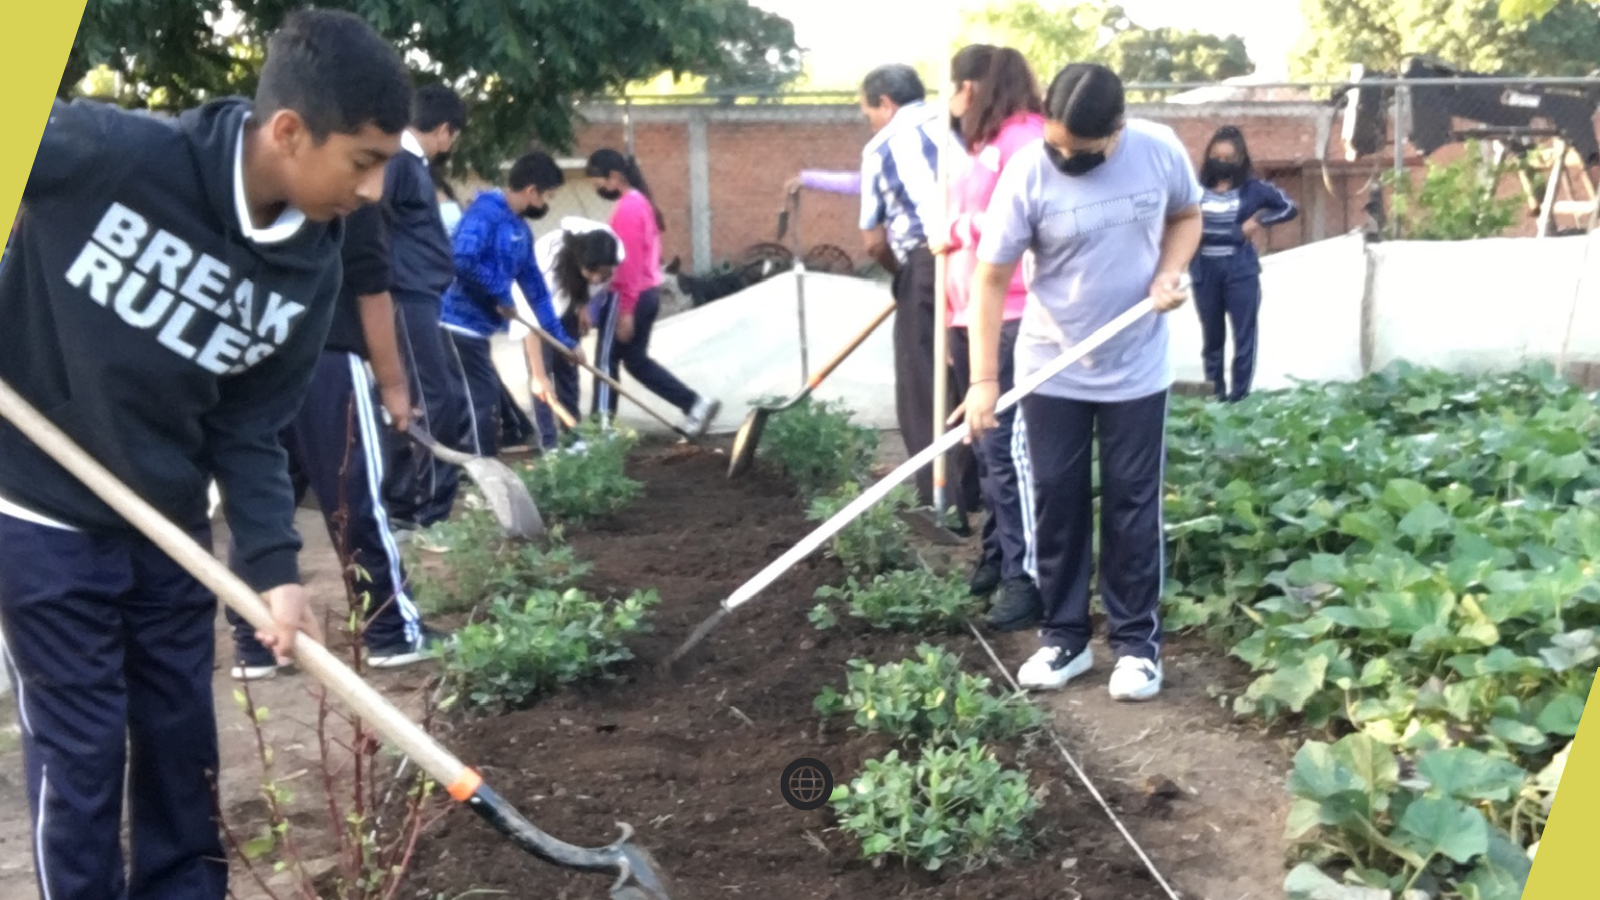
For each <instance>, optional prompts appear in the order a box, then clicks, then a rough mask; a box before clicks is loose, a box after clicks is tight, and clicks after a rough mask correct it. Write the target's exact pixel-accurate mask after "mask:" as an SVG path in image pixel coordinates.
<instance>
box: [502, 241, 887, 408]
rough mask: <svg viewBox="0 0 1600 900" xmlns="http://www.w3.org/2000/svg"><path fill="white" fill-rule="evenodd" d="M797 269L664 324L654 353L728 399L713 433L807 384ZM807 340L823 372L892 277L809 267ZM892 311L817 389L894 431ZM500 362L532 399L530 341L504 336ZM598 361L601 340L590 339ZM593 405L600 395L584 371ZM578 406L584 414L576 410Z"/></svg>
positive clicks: (655, 336)
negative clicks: (763, 401) (526, 347)
mask: <svg viewBox="0 0 1600 900" xmlns="http://www.w3.org/2000/svg"><path fill="white" fill-rule="evenodd" d="M795 278H796V276H795V274H794V273H792V272H785V273H783V274H781V275H776V276H774V277H772V278H770V279H768V280H766V281H763V282H761V283H759V284H756V285H753V286H751V287H749V288H746V289H745V290H743V291H740V292H739V293H737V294H734V295H732V296H729V297H725V298H723V299H721V300H717V301H715V302H713V303H708V304H706V305H705V306H702V307H700V308H698V309H694V310H690V311H688V312H685V313H681V314H679V315H676V316H672V317H670V318H666V319H662V320H660V321H658V322H657V323H656V324H655V329H654V331H653V332H652V334H651V337H650V355H651V356H652V357H653V358H654V359H655V360H656V361H657V362H659V363H661V364H662V365H663V366H665V367H666V368H667V369H668V370H669V371H671V372H672V373H673V374H674V375H676V376H677V377H678V378H679V379H680V380H681V381H683V382H684V383H685V384H687V385H688V386H689V387H690V388H691V389H692V390H695V391H697V392H699V393H701V394H703V395H706V396H710V397H716V398H718V399H720V400H721V401H722V412H721V414H720V415H719V416H718V417H717V421H716V423H715V424H714V425H713V427H712V431H713V432H714V433H731V432H733V431H735V430H737V429H738V427H739V423H740V422H741V421H743V419H744V416H745V414H746V412H748V411H749V409H750V407H751V405H752V404H753V403H754V402H755V401H756V400H758V399H760V398H763V397H785V398H787V397H789V396H791V395H793V394H794V393H796V392H797V391H799V390H800V389H801V387H802V386H803V384H804V381H803V379H802V377H801V367H800V341H799V334H800V321H799V310H798V303H797V297H796V285H795ZM804 278H805V291H806V336H807V346H808V352H809V357H810V371H811V372H813V373H815V372H817V371H818V370H819V369H821V368H822V366H823V365H824V364H825V363H826V362H827V361H828V360H829V359H831V358H832V357H833V356H834V354H836V353H837V352H838V351H839V350H840V349H842V348H843V347H844V346H845V345H846V344H848V343H849V342H850V341H851V339H853V338H854V337H855V335H856V334H857V333H858V332H859V331H860V330H861V329H862V328H864V327H866V325H867V324H868V323H870V322H871V321H872V319H873V318H874V317H875V316H876V315H877V314H878V313H879V312H881V311H882V310H883V308H884V307H885V306H886V305H888V304H889V303H890V302H891V300H892V298H891V296H890V293H889V286H888V284H887V283H884V282H877V281H868V280H864V279H860V278H853V277H849V276H844V275H829V274H822V273H814V272H811V273H806V275H805V276H804ZM893 328H894V318H893V317H892V316H891V317H890V318H889V319H888V320H887V321H885V322H884V323H883V324H882V325H881V326H879V328H878V330H877V331H875V332H874V333H873V334H872V336H871V337H870V338H868V339H867V341H866V342H865V343H863V344H862V345H861V347H860V348H858V349H857V350H856V351H855V353H854V354H852V355H851V356H850V358H849V359H848V360H846V361H845V362H844V364H843V365H841V366H840V367H839V368H838V369H837V370H835V371H834V373H833V374H832V375H831V376H829V378H828V379H827V380H826V381H824V382H823V383H822V385H821V386H820V387H819V388H818V389H817V391H816V392H815V393H814V394H813V396H815V397H816V398H818V399H822V400H840V401H843V402H844V403H846V404H847V405H848V406H849V407H850V409H851V410H853V411H854V416H853V420H854V421H855V422H857V423H858V424H862V425H866V426H868V427H871V428H879V429H884V428H894V427H895V406H894V349H893V339H892V333H893V332H892V329H893ZM495 345H496V349H495V361H496V364H497V366H498V367H499V368H500V370H501V372H502V374H503V376H505V377H506V379H507V382H506V383H507V384H509V385H512V389H513V393H514V394H515V395H516V396H517V398H518V400H519V401H522V402H524V403H526V402H527V401H528V399H529V398H528V394H527V367H526V363H525V361H524V357H523V355H522V350H521V347H520V346H519V345H518V344H517V343H516V342H514V341H510V340H508V339H505V338H497V339H496V342H495ZM585 345H586V351H587V352H588V354H589V358H590V359H594V341H593V336H591V337H590V338H589V339H588V340H587V341H586V342H585ZM582 382H583V398H584V400H583V402H584V404H585V409H587V405H588V403H589V402H590V399H591V398H592V397H593V393H592V390H593V388H592V385H591V384H590V379H589V378H588V376H587V375H585V376H584V377H583V379H582ZM622 384H623V387H624V388H626V389H627V390H628V392H629V393H630V394H634V395H635V396H637V397H638V398H639V399H640V400H642V401H643V402H645V403H647V404H649V405H650V407H651V408H652V409H655V410H656V411H658V412H660V413H661V414H662V415H663V416H665V417H666V418H667V419H669V420H670V421H674V422H676V421H679V420H680V419H682V414H681V413H680V412H679V411H677V410H675V409H672V408H671V407H669V406H667V404H666V403H665V402H663V401H662V400H661V398H659V397H656V396H655V395H653V394H651V393H650V392H649V391H647V390H645V389H644V388H643V387H642V386H640V385H639V383H638V382H637V381H635V380H634V379H632V378H630V377H629V376H628V375H627V373H626V371H624V372H623V374H622ZM574 412H579V414H580V415H581V414H582V413H581V412H580V411H577V410H575V411H574ZM618 418H619V419H620V421H621V422H622V423H623V424H625V425H628V426H630V427H633V428H637V429H639V430H641V431H651V432H662V431H665V429H664V428H663V427H662V426H661V425H660V423H658V422H656V420H655V419H653V418H650V416H649V415H648V414H646V413H644V412H642V411H641V410H640V409H639V408H638V407H637V406H634V405H633V404H631V403H629V402H627V401H626V400H624V401H623V402H622V403H621V405H620V407H619V409H618Z"/></svg>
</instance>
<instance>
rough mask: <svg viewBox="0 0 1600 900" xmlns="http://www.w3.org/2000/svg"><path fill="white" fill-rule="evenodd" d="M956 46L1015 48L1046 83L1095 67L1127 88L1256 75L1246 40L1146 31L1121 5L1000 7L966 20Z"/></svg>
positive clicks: (1027, 0) (1033, 2)
mask: <svg viewBox="0 0 1600 900" xmlns="http://www.w3.org/2000/svg"><path fill="white" fill-rule="evenodd" d="M962 37H963V41H962V43H970V42H973V41H982V42H987V43H993V44H1003V45H1006V46H1010V47H1015V48H1017V49H1018V50H1020V51H1021V52H1022V55H1023V56H1025V57H1027V59H1028V63H1029V64H1030V65H1031V66H1033V70H1034V73H1035V74H1036V75H1037V76H1038V77H1039V79H1040V80H1041V81H1043V82H1045V83H1046V84H1048V83H1049V81H1050V79H1051V78H1052V77H1054V76H1055V73H1056V72H1058V71H1060V70H1061V67H1062V66H1064V65H1066V64H1067V63H1069V62H1084V61H1089V62H1100V63H1104V64H1106V65H1108V66H1110V67H1111V68H1113V69H1115V70H1116V71H1117V72H1118V74H1120V75H1121V76H1122V78H1123V80H1124V81H1130V82H1138V81H1142V82H1193V81H1220V80H1222V79H1224V78H1232V77H1234V76H1237V75H1247V74H1249V73H1250V72H1253V71H1255V64H1254V63H1253V62H1251V61H1250V55H1249V54H1248V53H1247V52H1245V46H1244V41H1243V40H1242V39H1240V38H1239V37H1237V36H1235V35H1229V36H1227V37H1219V36H1217V35H1214V34H1205V33H1203V32H1198V31H1186V30H1183V29H1178V28H1145V27H1143V26H1141V25H1139V24H1138V23H1136V22H1134V21H1133V20H1131V19H1129V18H1128V16H1127V14H1126V13H1125V12H1124V11H1123V9H1122V7H1120V6H1105V5H1102V4H1099V3H1080V4H1077V5H1074V6H1062V5H1045V4H1044V3H1041V2H1039V0H1024V2H1019V3H1010V2H1001V3H996V4H994V5H991V6H988V7H986V8H984V9H980V10H976V11H969V12H968V13H966V14H965V16H964V21H963V29H962Z"/></svg>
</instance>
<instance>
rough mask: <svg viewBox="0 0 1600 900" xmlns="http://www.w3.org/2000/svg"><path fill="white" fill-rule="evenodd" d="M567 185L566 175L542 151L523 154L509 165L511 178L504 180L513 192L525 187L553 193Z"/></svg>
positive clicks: (552, 159)
mask: <svg viewBox="0 0 1600 900" xmlns="http://www.w3.org/2000/svg"><path fill="white" fill-rule="evenodd" d="M566 183H567V176H566V173H564V172H562V171H561V166H559V165H557V164H556V161H555V159H554V158H552V157H551V156H550V154H548V153H545V152H544V151H542V150H535V151H534V152H532V153H524V154H523V155H522V156H520V157H518V158H517V161H516V162H514V163H512V164H511V177H509V178H508V179H506V184H507V185H508V186H509V187H510V188H511V189H512V190H513V191H520V190H523V189H524V188H527V187H530V186H532V187H537V188H538V189H539V190H541V191H553V190H555V189H556V188H558V187H561V186H562V185H563V184H566Z"/></svg>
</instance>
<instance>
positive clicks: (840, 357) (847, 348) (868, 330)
mask: <svg viewBox="0 0 1600 900" xmlns="http://www.w3.org/2000/svg"><path fill="white" fill-rule="evenodd" d="M894 310H895V304H894V301H893V300H891V301H889V305H888V306H885V307H884V308H883V311H882V312H880V313H878V314H877V315H876V316H873V318H872V322H871V323H870V324H869V325H867V327H865V328H863V329H861V333H860V334H857V335H856V336H855V337H854V338H851V339H850V343H848V344H846V345H844V349H843V350H840V351H839V352H838V353H836V354H834V356H833V359H830V360H828V363H827V365H825V366H823V367H822V368H821V369H819V370H817V374H815V375H813V376H811V380H810V381H809V382H807V383H806V390H813V389H815V388H816V387H817V385H819V384H822V382H823V380H824V379H826V378H827V377H828V376H829V375H832V374H833V370H834V369H837V368H839V366H840V365H841V364H842V363H843V362H844V361H845V360H846V359H849V358H850V354H852V353H854V352H856V348H858V347H860V346H861V345H862V344H864V343H866V341H867V338H869V337H871V336H872V333H873V332H874V331H877V330H878V326H879V325H882V324H883V323H884V321H885V320H886V319H888V318H889V317H890V316H892V315H894Z"/></svg>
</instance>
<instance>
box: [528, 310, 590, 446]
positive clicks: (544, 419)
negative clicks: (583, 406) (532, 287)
mask: <svg viewBox="0 0 1600 900" xmlns="http://www.w3.org/2000/svg"><path fill="white" fill-rule="evenodd" d="M561 327H562V328H563V329H565V330H566V332H567V334H570V335H572V336H573V337H577V335H578V313H577V310H576V309H572V310H568V311H567V314H566V315H565V316H562V317H561ZM540 348H541V352H543V353H544V370H545V372H546V373H547V374H549V376H550V386H551V387H553V388H555V391H556V400H557V402H559V403H560V404H561V405H562V406H564V407H566V410H567V412H570V413H572V414H573V415H574V416H576V415H578V404H579V403H580V402H581V397H580V394H579V391H580V388H579V384H578V367H577V365H576V364H574V363H573V362H572V361H571V360H569V359H567V357H566V356H564V355H562V354H560V353H557V352H556V350H555V348H554V347H552V346H550V345H549V344H541V345H540ZM533 412H534V417H535V418H536V419H537V420H538V423H539V436H540V438H541V439H542V440H543V441H544V446H546V447H554V446H555V445H556V441H557V439H558V438H559V437H560V433H559V432H558V431H557V430H556V426H557V425H558V423H557V421H556V416H555V413H554V412H552V411H551V409H550V407H548V406H546V405H544V404H543V403H541V402H539V401H538V400H535V401H533Z"/></svg>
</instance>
